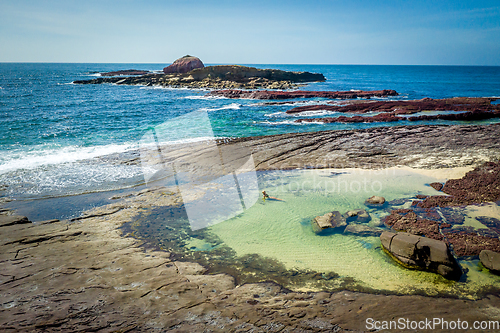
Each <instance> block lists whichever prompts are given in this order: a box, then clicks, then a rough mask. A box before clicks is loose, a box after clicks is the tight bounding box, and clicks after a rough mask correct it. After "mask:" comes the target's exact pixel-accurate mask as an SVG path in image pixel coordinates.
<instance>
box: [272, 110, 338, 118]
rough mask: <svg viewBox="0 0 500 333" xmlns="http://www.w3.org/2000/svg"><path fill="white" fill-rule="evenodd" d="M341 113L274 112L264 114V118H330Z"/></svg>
mask: <svg viewBox="0 0 500 333" xmlns="http://www.w3.org/2000/svg"><path fill="white" fill-rule="evenodd" d="M341 114H342V113H341V112H336V111H328V110H314V111H303V112H297V113H285V112H274V113H266V114H265V115H264V116H266V117H270V118H271V117H295V118H302V117H314V116H332V115H335V116H337V115H341Z"/></svg>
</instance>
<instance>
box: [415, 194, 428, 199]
mask: <svg viewBox="0 0 500 333" xmlns="http://www.w3.org/2000/svg"><path fill="white" fill-rule="evenodd" d="M427 197H428V195H423V194H417V195H416V196H415V198H417V199H425V198H427Z"/></svg>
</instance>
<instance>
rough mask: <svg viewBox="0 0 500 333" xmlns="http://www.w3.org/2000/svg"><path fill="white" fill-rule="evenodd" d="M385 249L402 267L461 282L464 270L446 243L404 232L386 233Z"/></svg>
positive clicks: (383, 236) (381, 238) (381, 236)
mask: <svg viewBox="0 0 500 333" xmlns="http://www.w3.org/2000/svg"><path fill="white" fill-rule="evenodd" d="M380 241H381V242H382V246H383V248H384V249H385V250H386V252H388V253H389V254H390V255H391V257H392V258H393V259H395V260H396V261H397V262H398V263H400V264H401V265H402V266H404V267H406V268H410V269H419V270H426V271H430V272H434V273H438V274H441V275H442V276H443V277H445V278H446V279H449V280H459V279H460V277H461V276H462V269H461V267H460V265H459V264H458V263H457V261H456V260H455V258H454V257H453V255H452V254H451V252H450V250H449V248H448V245H446V243H445V242H442V241H438V240H435V239H430V238H426V237H420V236H416V235H411V234H408V233H404V232H399V233H393V232H388V231H384V232H383V233H382V234H381V235H380Z"/></svg>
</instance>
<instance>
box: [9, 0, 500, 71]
mask: <svg viewBox="0 0 500 333" xmlns="http://www.w3.org/2000/svg"><path fill="white" fill-rule="evenodd" d="M186 54H190V55H194V56H197V57H199V58H200V59H201V60H202V61H203V62H204V63H208V64H216V63H219V64H380V65H491V66H500V1H499V0H494V1H481V0H473V1H468V0H467V1H463V0H460V1H458V0H453V1H448V0H422V1H419V0H413V1H405V0H393V1H373V0H372V1H364V0H341V1H337V0H330V1H323V0H320V1H314V0H308V1H295V0H287V1H282V0H279V1H271V0H266V1H261V0H251V1H249V0H245V1H240V0H230V1H210V0H205V1H198V0H177V1H169V0H163V1H161V0H149V1H131V0H119V1H118V0H98V1H95V0H78V1H73V0H45V1H39V0H35V1H33V0H0V62H83V63H103V62H104V63H165V64H167V63H171V62H173V61H174V60H175V59H177V58H179V57H182V56H184V55H186Z"/></svg>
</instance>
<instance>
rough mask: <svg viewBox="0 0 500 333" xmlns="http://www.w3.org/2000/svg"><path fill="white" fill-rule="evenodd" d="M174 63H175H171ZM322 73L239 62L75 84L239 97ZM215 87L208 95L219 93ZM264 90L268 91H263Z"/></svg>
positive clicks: (314, 78)
mask: <svg viewBox="0 0 500 333" xmlns="http://www.w3.org/2000/svg"><path fill="white" fill-rule="evenodd" d="M172 65H174V64H172ZM324 80H325V77H324V76H323V74H315V73H309V72H288V71H282V70H275V69H258V68H255V67H246V66H238V65H220V66H208V67H203V68H195V69H192V70H190V71H188V72H175V73H170V74H154V73H152V74H146V75H142V76H138V77H124V78H123V77H99V78H95V79H92V80H76V81H74V83H76V84H101V83H114V84H128V85H146V86H161V87H186V88H213V89H227V88H230V89H231V90H218V92H219V93H220V95H221V96H223V95H226V94H227V97H228V98H232V97H231V96H234V98H247V97H239V95H238V94H239V93H244V94H248V93H249V91H248V90H247V91H242V90H234V89H241V88H245V89H258V88H265V89H292V88H295V87H297V83H300V82H312V81H324ZM218 92H216V91H213V92H211V93H209V94H208V95H219V93H218ZM263 94H266V91H264V93H263Z"/></svg>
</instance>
